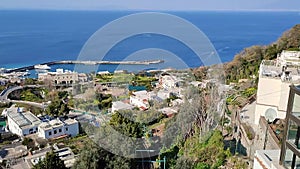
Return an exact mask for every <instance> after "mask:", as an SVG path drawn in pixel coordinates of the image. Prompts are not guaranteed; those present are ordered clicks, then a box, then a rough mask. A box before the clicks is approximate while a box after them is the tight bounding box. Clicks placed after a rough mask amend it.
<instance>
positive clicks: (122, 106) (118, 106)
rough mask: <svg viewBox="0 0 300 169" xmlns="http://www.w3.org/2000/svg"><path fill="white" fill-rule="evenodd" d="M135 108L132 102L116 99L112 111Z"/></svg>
mask: <svg viewBox="0 0 300 169" xmlns="http://www.w3.org/2000/svg"><path fill="white" fill-rule="evenodd" d="M133 108H134V106H132V105H130V104H127V103H124V102H122V101H116V102H112V108H111V111H112V112H113V113H114V112H116V111H119V110H130V109H133Z"/></svg>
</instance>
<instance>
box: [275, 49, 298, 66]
mask: <svg viewBox="0 0 300 169" xmlns="http://www.w3.org/2000/svg"><path fill="white" fill-rule="evenodd" d="M278 61H279V63H280V64H281V65H284V66H289V65H294V66H295V65H296V66H300V51H287V50H284V51H282V52H281V53H280V55H279V56H278Z"/></svg>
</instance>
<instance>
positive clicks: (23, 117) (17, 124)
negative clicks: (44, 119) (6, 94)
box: [3, 105, 41, 137]
mask: <svg viewBox="0 0 300 169" xmlns="http://www.w3.org/2000/svg"><path fill="white" fill-rule="evenodd" d="M4 111H5V113H3V114H6V116H7V125H8V128H9V131H10V132H12V133H14V134H16V135H18V136H20V137H23V136H26V135H28V134H33V133H36V132H37V131H38V126H39V125H40V124H41V120H40V119H39V118H37V117H36V116H35V115H33V114H32V113H31V112H30V111H25V109H24V108H20V107H16V106H15V105H12V106H11V107H10V108H8V109H5V110H4Z"/></svg>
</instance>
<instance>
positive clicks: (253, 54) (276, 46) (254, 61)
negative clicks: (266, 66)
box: [224, 24, 300, 83]
mask: <svg viewBox="0 0 300 169" xmlns="http://www.w3.org/2000/svg"><path fill="white" fill-rule="evenodd" d="M299 47H300V24H297V25H295V26H294V27H293V28H291V29H290V30H288V31H286V32H284V33H283V35H282V36H281V37H280V38H279V39H278V40H277V41H276V42H274V43H272V44H270V45H267V46H252V47H249V48H245V49H244V50H243V51H241V52H240V53H239V54H237V55H236V56H235V57H234V59H233V60H232V61H231V62H228V63H225V64H224V68H225V72H226V80H227V83H229V82H236V81H238V80H239V79H243V78H249V77H252V76H253V75H257V73H258V70H259V65H260V63H261V61H262V60H263V59H275V58H276V57H277V54H278V53H281V51H282V50H300V49H299ZM256 77H257V76H256Z"/></svg>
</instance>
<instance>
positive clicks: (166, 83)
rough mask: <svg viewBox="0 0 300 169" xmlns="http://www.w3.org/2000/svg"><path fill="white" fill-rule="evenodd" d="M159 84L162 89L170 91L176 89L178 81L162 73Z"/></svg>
mask: <svg viewBox="0 0 300 169" xmlns="http://www.w3.org/2000/svg"><path fill="white" fill-rule="evenodd" d="M159 84H160V85H161V86H162V88H164V89H170V88H175V87H178V81H177V79H176V78H175V77H174V76H172V75H170V74H169V73H162V74H161V75H160V77H159Z"/></svg>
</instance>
